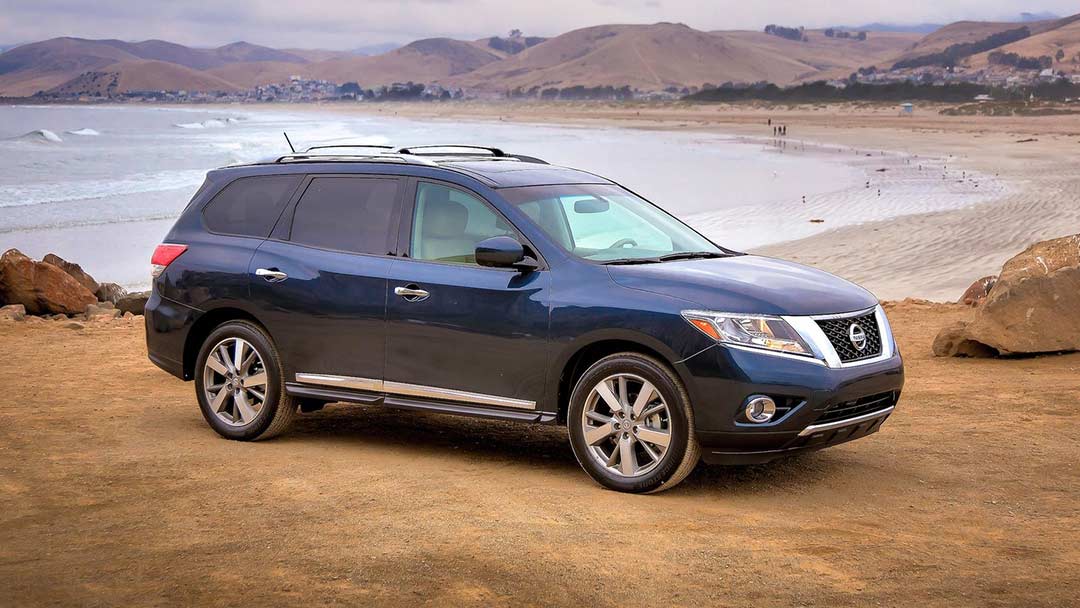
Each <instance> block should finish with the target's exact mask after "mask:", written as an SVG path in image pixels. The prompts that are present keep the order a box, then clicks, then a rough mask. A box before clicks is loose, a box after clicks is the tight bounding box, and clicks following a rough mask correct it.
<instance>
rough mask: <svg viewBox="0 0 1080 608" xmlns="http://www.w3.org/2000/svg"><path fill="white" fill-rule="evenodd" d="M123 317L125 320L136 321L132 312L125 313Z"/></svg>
mask: <svg viewBox="0 0 1080 608" xmlns="http://www.w3.org/2000/svg"><path fill="white" fill-rule="evenodd" d="M123 316H124V318H125V319H134V318H135V315H133V314H131V312H130V311H129V312H125V313H124V315H123Z"/></svg>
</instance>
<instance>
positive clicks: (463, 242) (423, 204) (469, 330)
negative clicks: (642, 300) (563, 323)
mask: <svg viewBox="0 0 1080 608" xmlns="http://www.w3.org/2000/svg"><path fill="white" fill-rule="evenodd" d="M414 183H415V188H413V189H414V190H415V192H416V193H415V196H413V195H410V196H409V197H408V198H409V201H408V202H407V204H406V205H405V206H404V208H405V211H404V212H403V213H402V223H403V224H404V225H403V227H402V234H403V235H405V234H407V235H408V237H407V238H408V244H407V248H408V255H407V256H405V257H402V258H399V259H398V261H397V262H396V263H395V264H394V266H393V268H392V269H391V274H390V278H391V280H390V282H389V289H388V305H387V306H388V319H389V325H388V327H389V331H390V335H389V337H388V340H387V363H386V365H387V368H386V382H385V390H386V393H387V395H388V397H387V398H388V399H389V398H391V397H393V396H394V395H399V396H404V397H421V398H426V399H439V400H446V401H456V402H463V403H467V404H470V405H474V406H484V407H488V408H492V407H494V408H499V409H502V410H505V411H507V412H516V413H519V414H522V413H523V414H529V415H531V414H533V413H538V412H536V408H537V403H538V402H540V400H541V396H542V394H543V389H544V383H545V379H546V372H547V369H548V361H549V357H550V353H549V349H548V343H547V337H548V319H549V314H548V305H549V298H550V294H551V289H550V286H551V276H550V275H551V273H550V272H549V271H548V270H546V269H539V270H535V271H531V272H519V271H517V270H513V269H506V268H486V267H482V266H479V265H478V264H477V263H476V260H475V257H474V249H475V247H476V243H478V242H479V241H482V240H484V239H487V238H490V237H493V236H503V235H507V236H513V237H515V238H518V239H519V240H520V241H521V242H522V243H523V244H526V241H525V240H524V238H523V237H522V236H521V235H520V234H519V233H518V232H517V231H516V230H515V229H514V228H513V227H512V226H511V225H510V224H509V223H508V222H507V221H506V219H505V218H503V216H502V215H501V214H500V213H499V212H498V211H497V210H496V209H494V208H493V207H492V206H491V205H490V204H489V203H487V202H486V201H484V200H483V199H482V198H481V197H480V196H478V195H477V194H475V193H473V192H469V191H467V190H465V189H463V188H459V187H457V186H453V185H450V184H446V183H441V182H434V181H426V180H420V181H417V182H414Z"/></svg>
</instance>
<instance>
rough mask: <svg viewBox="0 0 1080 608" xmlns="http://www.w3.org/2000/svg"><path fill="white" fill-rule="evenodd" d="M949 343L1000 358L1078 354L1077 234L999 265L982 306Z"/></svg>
mask: <svg viewBox="0 0 1080 608" xmlns="http://www.w3.org/2000/svg"><path fill="white" fill-rule="evenodd" d="M948 331H950V328H946V330H944V331H943V332H942V333H943V334H945V333H946V332H948ZM954 333H955V331H954ZM938 337H939V339H941V340H942V341H945V340H947V339H948V337H947V336H943V335H939V336H938ZM953 339H963V340H968V341H973V342H977V343H979V344H983V345H985V346H988V347H990V348H993V349H995V350H997V351H998V352H999V353H1001V354H1012V353H1051V352H1061V351H1076V350H1080V234H1076V235H1073V236H1067V237H1063V238H1059V239H1054V240H1051V241H1043V242H1041V243H1036V244H1034V245H1032V246H1031V247H1028V248H1027V249H1026V250H1024V251H1023V252H1022V253H1020V254H1019V255H1017V256H1015V257H1013V258H1012V259H1010V260H1009V261H1008V262H1005V265H1004V266H1003V267H1002V268H1001V274H1000V275H998V280H997V282H996V283H995V284H994V286H993V288H992V289H991V290H990V293H989V294H988V295H987V297H986V301H985V302H983V304H982V306H980V307H979V308H978V309H977V311H976V313H975V316H974V318H973V319H972V320H971V322H970V323H969V324H967V326H966V327H964V328H963V329H962V330H959V333H958V334H957V335H956V336H953ZM944 350H947V349H944Z"/></svg>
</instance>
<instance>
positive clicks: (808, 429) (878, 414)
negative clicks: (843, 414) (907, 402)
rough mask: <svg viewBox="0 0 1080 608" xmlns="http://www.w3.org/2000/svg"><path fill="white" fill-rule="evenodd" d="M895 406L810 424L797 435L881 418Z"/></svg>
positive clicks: (811, 433)
mask: <svg viewBox="0 0 1080 608" xmlns="http://www.w3.org/2000/svg"><path fill="white" fill-rule="evenodd" d="M895 407H896V406H895V405H890V406H889V407H887V408H885V409H883V410H878V411H876V412H870V413H869V414H863V415H862V416H856V417H854V418H848V419H847V420H837V421H836V422H826V423H825V424H811V425H810V426H808V427H806V428H805V429H803V430H802V431H800V432H799V437H806V436H807V435H813V434H814V433H820V432H822V431H831V430H833V429H839V428H843V427H845V426H854V425H856V424H859V423H861V422H866V421H867V420H873V419H875V418H882V417H884V416H888V415H889V414H891V413H892V411H893V409H894V408H895Z"/></svg>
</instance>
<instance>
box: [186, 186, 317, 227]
mask: <svg viewBox="0 0 1080 608" xmlns="http://www.w3.org/2000/svg"><path fill="white" fill-rule="evenodd" d="M301 179H303V176H302V175H260V176H255V177H242V178H240V179H238V180H236V181H234V182H232V183H231V184H229V185H228V186H225V189H224V190H222V191H221V192H219V193H218V194H217V196H215V197H214V200H212V201H210V202H209V203H207V205H206V207H204V208H203V220H204V221H205V222H206V227H207V228H208V229H210V231H211V232H216V233H218V234H235V235H240V236H256V237H259V238H266V237H267V236H269V235H270V230H271V229H273V227H274V223H275V222H276V221H277V219H278V216H279V215H281V210H282V209H284V208H285V205H286V204H287V203H288V202H289V199H290V198H292V194H293V191H294V190H296V187H297V186H298V185H300V180H301ZM203 187H205V185H204V186H203ZM200 190H201V189H200ZM196 196H198V194H196Z"/></svg>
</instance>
